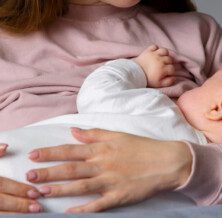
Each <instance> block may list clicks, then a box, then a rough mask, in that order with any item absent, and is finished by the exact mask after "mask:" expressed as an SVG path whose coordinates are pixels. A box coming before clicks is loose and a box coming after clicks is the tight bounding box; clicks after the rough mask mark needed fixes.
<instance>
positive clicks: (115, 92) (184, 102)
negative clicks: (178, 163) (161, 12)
mask: <svg viewBox="0 0 222 218" xmlns="http://www.w3.org/2000/svg"><path fill="white" fill-rule="evenodd" d="M177 66H178V64H177V63H176V62H175V60H174V59H173V57H172V56H171V55H170V52H169V51H168V50H167V49H165V48H159V47H158V46H156V45H152V46H150V47H149V48H148V49H146V50H145V51H144V52H143V53H142V54H140V55H139V56H138V57H137V58H135V59H132V60H127V59H119V60H115V61H110V62H108V63H106V64H105V65H104V66H102V67H100V68H99V69H97V70H95V71H94V72H93V73H92V74H90V75H89V76H88V78H87V79H86V80H85V81H84V84H83V85H82V87H81V89H80V92H79V95H78V98H77V107H78V111H79V113H101V112H102V113H104V112H109V113H117V114H120V113H121V114H131V115H135V114H141V113H148V114H149V116H152V114H150V113H149V110H150V107H149V106H148V105H150V103H151V102H154V101H156V102H157V101H158V104H155V107H156V109H154V110H153V109H152V110H153V111H152V113H154V111H155V114H157V113H159V112H158V111H160V107H161V108H162V109H163V108H164V106H165V110H166V113H165V115H163V114H162V115H160V114H159V115H160V116H158V117H159V123H158V124H157V122H156V123H154V124H153V128H155V125H158V127H159V130H157V131H158V132H159V133H157V135H158V134H159V135H161V132H163V129H165V128H171V127H173V124H171V125H170V123H172V122H174V121H173V120H174V119H175V118H174V117H172V119H171V120H170V119H169V120H168V121H169V122H167V123H165V124H163V122H164V121H166V119H165V118H166V117H167V116H170V115H169V113H168V115H167V110H168V109H167V108H169V107H171V108H172V104H174V103H173V102H172V101H171V100H170V99H169V98H168V97H167V96H166V95H164V96H163V94H162V93H161V92H160V91H159V90H157V89H153V88H162V87H167V86H171V85H173V84H174V83H175V81H176V79H177V76H176V68H177ZM221 84H222V71H218V72H217V73H216V74H215V75H214V76H212V77H211V78H210V79H208V80H207V81H206V82H205V83H204V84H203V85H202V86H201V87H198V88H195V89H193V90H190V91H187V92H185V93H184V94H183V95H182V96H181V97H180V98H179V99H178V100H177V101H175V104H176V105H177V106H178V108H179V109H180V112H182V113H179V112H177V113H176V114H177V115H178V116H184V117H185V118H186V120H185V119H184V125H186V127H184V128H187V127H188V123H189V124H190V125H191V126H192V127H193V132H194V134H196V135H198V138H199V139H200V141H199V142H200V143H201V144H205V143H207V142H215V143H222V135H221V128H222V122H220V121H221V120H222V87H221ZM147 87H148V88H147ZM142 95H144V96H146V97H144V99H143V100H144V101H142V100H140V101H138V98H141V96H142ZM158 98H159V99H158ZM160 98H161V99H160ZM157 99H158V100H157ZM163 105H164V106H163ZM142 111H143V112H142ZM145 111H146V112H145ZM174 112H175V110H174ZM155 119H157V117H155ZM187 121H188V123H187ZM174 123H175V122H174ZM175 127H176V129H175V128H173V129H174V131H176V132H177V133H178V131H180V130H179V128H178V125H177V126H175ZM201 133H202V134H201ZM169 134H171V133H169ZM203 134H204V135H203ZM156 138H159V137H156ZM191 138H192V137H191ZM171 139H175V138H171ZM181 139H184V138H181ZM181 139H180V140H181ZM190 141H192V139H190Z"/></svg>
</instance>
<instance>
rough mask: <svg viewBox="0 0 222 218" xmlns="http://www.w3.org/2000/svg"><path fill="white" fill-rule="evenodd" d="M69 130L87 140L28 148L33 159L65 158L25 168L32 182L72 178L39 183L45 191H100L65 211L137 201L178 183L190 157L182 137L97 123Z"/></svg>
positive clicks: (185, 175)
mask: <svg viewBox="0 0 222 218" xmlns="http://www.w3.org/2000/svg"><path fill="white" fill-rule="evenodd" d="M72 133H73V135H74V137H75V138H76V139H78V140H79V141H81V142H84V143H87V144H84V145H60V146H56V147H50V148H42V149H36V150H34V151H33V152H31V153H30V159H32V160H33V161H36V162H43V161H67V163H65V164H62V165H58V166H54V167H49V168H43V169H36V170H31V171H29V172H28V174H27V178H28V180H29V181H30V182H34V183H39V182H48V181H56V180H57V181H58V180H71V181H70V182H69V183H66V184H60V185H45V186H42V187H40V188H39V191H40V192H41V193H42V194H43V195H44V196H45V197H58V196H60V197H61V196H77V195H78V196H79V195H85V194H93V193H99V194H101V197H100V198H99V199H97V200H94V201H92V202H90V203H88V204H86V205H83V206H79V207H73V208H69V209H68V210H67V212H98V211H102V210H105V209H108V208H113V207H119V206H122V205H125V204H132V203H136V202H139V201H142V200H145V199H147V198H150V197H151V196H153V195H154V194H156V193H158V192H160V191H163V190H173V189H175V188H177V187H178V186H180V185H182V184H184V182H185V181H186V180H187V178H188V176H189V175H190V171H191V164H192V157H191V153H190V150H189V148H188V146H187V145H186V144H185V143H183V142H175V141H158V140H153V139H150V138H145V137H139V136H135V135H130V134H126V133H117V132H110V131H104V130H99V129H94V130H80V129H76V128H73V129H72ZM76 179H78V180H76ZM72 180H75V181H72Z"/></svg>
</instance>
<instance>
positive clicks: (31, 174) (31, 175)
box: [26, 171, 38, 181]
mask: <svg viewBox="0 0 222 218" xmlns="http://www.w3.org/2000/svg"><path fill="white" fill-rule="evenodd" d="M37 177H38V176H37V173H36V172H34V171H29V172H28V173H27V174H26V178H27V180H28V181H33V180H36V179H37Z"/></svg>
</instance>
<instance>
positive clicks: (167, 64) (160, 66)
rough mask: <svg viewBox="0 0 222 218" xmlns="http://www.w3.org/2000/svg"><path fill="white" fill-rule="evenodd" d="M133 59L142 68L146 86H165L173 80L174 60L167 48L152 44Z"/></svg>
mask: <svg viewBox="0 0 222 218" xmlns="http://www.w3.org/2000/svg"><path fill="white" fill-rule="evenodd" d="M135 61H136V62H137V63H138V64H139V65H140V66H141V67H142V69H143V70H144V73H145V74H146V77H147V82H148V87H153V88H161V87H167V86H171V85H173V83H174V82H175V74H176V70H175V66H174V60H173V58H172V57H171V56H170V54H169V51H168V50H167V49H165V48H159V47H158V46H156V45H152V46H150V47H148V48H147V49H146V50H145V51H144V52H143V53H142V54H140V55H139V56H138V57H137V58H136V59H135Z"/></svg>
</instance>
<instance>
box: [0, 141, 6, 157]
mask: <svg viewBox="0 0 222 218" xmlns="http://www.w3.org/2000/svg"><path fill="white" fill-rule="evenodd" d="M7 147H8V145H7V144H0V157H3V156H4V155H5V153H6V150H7Z"/></svg>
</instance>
